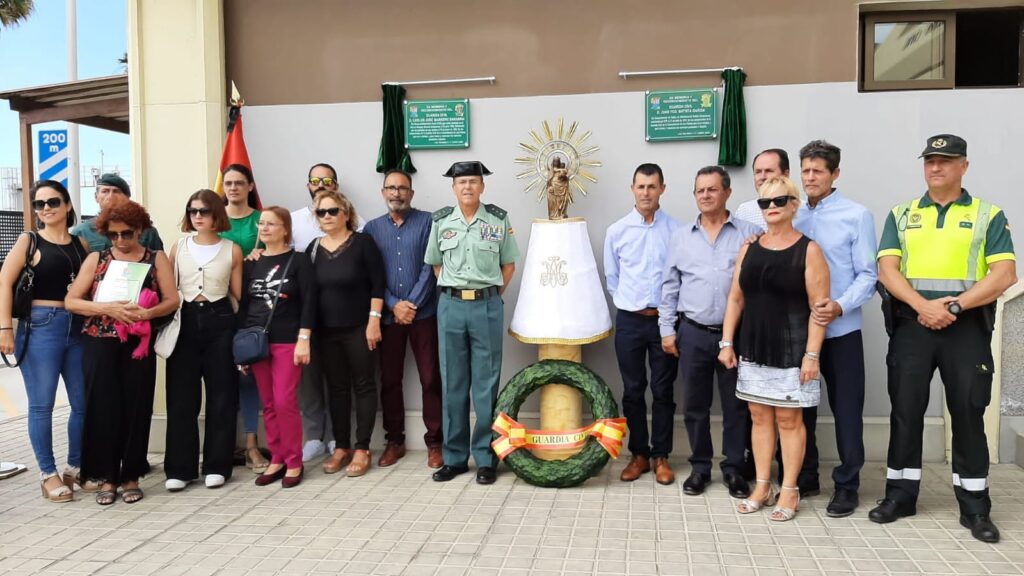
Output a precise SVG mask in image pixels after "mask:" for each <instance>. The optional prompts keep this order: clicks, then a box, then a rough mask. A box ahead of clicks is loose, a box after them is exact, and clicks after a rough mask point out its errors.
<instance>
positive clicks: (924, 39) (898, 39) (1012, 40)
mask: <svg viewBox="0 0 1024 576" xmlns="http://www.w3.org/2000/svg"><path fill="white" fill-rule="evenodd" d="M1022 23H1024V10H1022V9H1020V8H1014V9H996V10H973V11H971V10H963V11H943V12H914V13H907V12H880V13H871V14H865V15H864V16H863V17H862V27H861V32H862V34H861V38H862V46H863V49H862V58H861V78H860V80H861V89H862V90H868V91H873V90H919V89H942V88H966V87H998V86H1021V46H1022V42H1021V40H1022V32H1024V26H1022Z"/></svg>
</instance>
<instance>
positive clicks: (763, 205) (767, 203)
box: [757, 196, 796, 210]
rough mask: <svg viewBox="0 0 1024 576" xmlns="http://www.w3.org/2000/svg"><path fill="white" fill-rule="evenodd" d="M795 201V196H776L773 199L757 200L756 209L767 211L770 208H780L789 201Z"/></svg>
mask: <svg viewBox="0 0 1024 576" xmlns="http://www.w3.org/2000/svg"><path fill="white" fill-rule="evenodd" d="M793 200H796V197H795V196H776V197H774V198H758V199H757V207H758V208H760V209H761V210H767V209H769V208H771V207H772V206H775V207H776V208H782V207H783V206H785V205H786V204H789V203H790V202H791V201H793Z"/></svg>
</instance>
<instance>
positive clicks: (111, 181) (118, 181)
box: [96, 172, 132, 198]
mask: <svg viewBox="0 0 1024 576" xmlns="http://www.w3.org/2000/svg"><path fill="white" fill-rule="evenodd" d="M96 185H97V186H114V187H117V188H120V189H121V192H124V195H125V196H127V197H129V198H131V197H132V189H131V188H130V187H129V186H128V183H127V182H125V181H124V178H121V177H120V176H118V175H117V174H114V173H113V172H109V173H107V174H104V175H102V176H100V177H99V179H98V180H96Z"/></svg>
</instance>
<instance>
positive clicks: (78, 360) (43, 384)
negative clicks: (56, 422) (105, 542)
mask: <svg viewBox="0 0 1024 576" xmlns="http://www.w3.org/2000/svg"><path fill="white" fill-rule="evenodd" d="M28 324H31V330H30V332H31V335H28V334H27V333H28V332H29V330H26V328H27V325H28ZM81 330H82V321H81V318H76V317H75V316H74V315H73V314H71V313H70V312H68V311H67V310H64V309H63V308H53V307H49V306H33V307H32V316H31V319H30V321H29V322H28V323H26V322H24V321H22V322H20V323H19V324H18V334H17V338H16V340H15V353H16V354H20V353H21V350H22V349H23V348H24V346H25V338H26V336H27V335H28V348H27V350H26V352H25V358H24V359H23V360H22V363H21V376H22V379H24V381H25V392H26V395H27V396H28V437H29V439H30V440H31V442H32V451H33V452H35V455H36V463H37V464H38V465H39V470H40V471H41V472H43V473H44V474H52V473H54V472H56V471H57V465H56V463H55V462H54V459H53V405H54V401H55V399H56V396H57V381H58V379H59V378H60V377H61V376H63V377H64V388H65V389H66V390H67V394H68V401H69V402H70V403H71V416H70V417H69V418H68V465H69V466H74V467H76V468H77V467H79V466H81V465H82V430H83V425H84V422H85V379H84V378H83V375H82V344H81V335H80V333H81Z"/></svg>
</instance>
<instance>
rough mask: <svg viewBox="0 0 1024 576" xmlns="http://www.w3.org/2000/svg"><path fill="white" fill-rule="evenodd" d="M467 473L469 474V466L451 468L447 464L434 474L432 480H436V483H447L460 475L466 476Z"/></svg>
mask: <svg viewBox="0 0 1024 576" xmlns="http://www.w3.org/2000/svg"><path fill="white" fill-rule="evenodd" d="M466 472H469V466H449V465H447V464H445V465H444V466H441V468H439V469H438V470H437V472H434V474H433V475H432V476H431V478H433V479H434V482H447V481H449V480H451V479H452V478H455V477H456V476H458V475H459V474H465V473H466Z"/></svg>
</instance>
